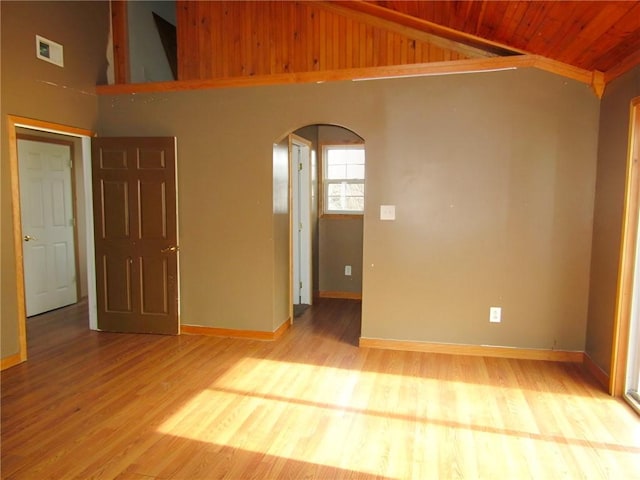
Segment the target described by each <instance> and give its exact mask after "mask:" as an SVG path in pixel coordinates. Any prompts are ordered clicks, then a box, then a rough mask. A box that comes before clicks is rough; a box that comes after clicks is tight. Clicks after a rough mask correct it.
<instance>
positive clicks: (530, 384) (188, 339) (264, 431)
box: [0, 299, 640, 480]
mask: <svg viewBox="0 0 640 480" xmlns="http://www.w3.org/2000/svg"><path fill="white" fill-rule="evenodd" d="M86 325H87V314H86V306H85V305H82V304H80V305H79V306H74V307H71V308H67V309H61V310H58V311H55V312H52V313H49V314H46V315H42V316H38V317H34V318H32V319H29V322H28V334H29V361H28V362H27V363H25V364H20V365H16V366H15V367H12V368H10V369H8V370H5V371H3V372H2V376H1V382H2V385H1V387H2V398H1V401H2V405H1V406H2V411H1V416H2V425H1V426H2V431H1V435H2V436H1V445H0V447H1V462H2V463H1V465H0V466H1V476H2V478H6V479H7V480H8V479H16V480H18V479H28V480H31V479H41V478H52V479H68V478H69V479H71V478H78V479H85V478H93V479H115V478H117V479H134V480H136V479H147V480H148V479H163V480H174V479H207V480H208V479H212V478H219V479H240V478H242V479H244V478H255V479H265V478H268V479H270V478H283V479H284V478H290V479H300V478H310V479H313V478H318V479H326V478H332V479H333V478H349V479H352V478H353V479H355V478H358V479H365V480H371V479H373V478H382V479H405V478H407V479H409V478H415V479H431V478H442V479H452V478H472V479H496V478H510V479H536V480H537V479H551V478H553V479H563V478H566V479H574V478H585V479H619V478H624V479H633V478H639V479H640V419H639V418H638V416H637V415H636V414H635V413H634V412H633V411H632V410H631V409H630V408H629V407H628V406H627V405H626V404H625V403H623V402H621V401H618V400H616V399H613V398H611V397H609V396H607V395H606V394H605V393H604V392H603V391H602V389H601V387H599V386H598V384H597V382H596V381H595V380H594V379H592V378H591V377H590V376H589V375H588V374H586V373H585V372H583V371H582V369H581V367H580V366H579V365H575V364H569V363H552V362H545V361H533V360H512V359H506V358H483V357H471V356H451V355H444V354H433V353H420V352H401V351H391V350H374V349H368V348H358V347H357V342H358V339H359V337H360V329H359V327H360V304H359V302H357V301H353V300H331V299H321V300H319V301H318V302H317V304H316V305H314V306H313V307H312V308H310V309H307V310H306V312H305V313H304V314H303V315H302V317H300V318H296V319H295V321H294V324H293V327H292V328H291V329H290V330H289V331H287V332H286V333H285V334H284V335H283V337H282V338H280V339H279V340H277V341H275V342H261V341H255V340H242V339H226V338H215V337H205V336H195V335H185V336H179V337H166V336H156V335H132V334H112V333H98V332H91V331H89V330H88V329H87V327H86Z"/></svg>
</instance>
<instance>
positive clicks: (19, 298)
mask: <svg viewBox="0 0 640 480" xmlns="http://www.w3.org/2000/svg"><path fill="white" fill-rule="evenodd" d="M17 127H24V128H30V129H34V130H41V131H46V132H52V133H58V134H62V135H73V136H86V137H93V136H94V132H92V131H91V130H86V129H83V128H77V127H72V126H69V125H61V124H57V123H52V122H48V121H45V120H36V119H33V118H27V117H20V116H16V115H7V133H8V142H9V171H10V176H11V178H10V183H11V217H12V221H13V244H14V250H15V270H16V310H17V312H16V313H17V317H18V342H19V351H18V353H17V354H16V355H18V356H19V359H20V362H24V361H26V360H27V327H26V318H27V306H26V298H25V290H24V267H23V259H24V253H23V250H22V216H21V212H20V182H19V178H18V171H19V169H18V149H17V132H16V128H17ZM8 358H9V359H10V358H11V357H8ZM2 361H3V362H4V361H5V359H3V360H2ZM18 363H19V362H18ZM3 365H4V363H3ZM3 368H4V367H3Z"/></svg>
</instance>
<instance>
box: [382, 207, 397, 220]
mask: <svg viewBox="0 0 640 480" xmlns="http://www.w3.org/2000/svg"><path fill="white" fill-rule="evenodd" d="M395 219H396V206H395V205H380V220H395Z"/></svg>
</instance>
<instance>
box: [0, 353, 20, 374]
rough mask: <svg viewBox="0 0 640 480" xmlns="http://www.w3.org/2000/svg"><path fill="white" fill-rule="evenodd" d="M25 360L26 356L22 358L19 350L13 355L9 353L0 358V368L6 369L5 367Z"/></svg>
mask: <svg viewBox="0 0 640 480" xmlns="http://www.w3.org/2000/svg"><path fill="white" fill-rule="evenodd" d="M25 360H26V358H22V355H21V354H20V352H18V353H16V354H14V355H9V356H8V357H5V358H3V359H2V360H0V370H6V369H7V368H11V367H13V366H14V365H18V364H19V363H22V362H24V361H25Z"/></svg>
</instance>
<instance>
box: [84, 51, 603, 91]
mask: <svg viewBox="0 0 640 480" xmlns="http://www.w3.org/2000/svg"><path fill="white" fill-rule="evenodd" d="M528 67H533V68H538V69H540V70H545V71H548V72H551V73H555V74H557V75H561V76H563V77H566V78H571V79H573V80H576V81H579V82H581V83H585V84H587V85H592V83H593V72H590V71H588V70H583V69H581V68H577V67H573V66H571V65H567V64H565V63H561V62H556V61H554V60H550V59H547V58H544V57H540V56H537V55H515V56H511V57H492V58H482V59H471V60H455V61H449V62H431V63H416V64H410V65H393V66H382V67H366V68H345V69H341V70H330V71H322V72H300V73H279V74H273V75H255V76H245V77H227V78H213V79H208V80H178V81H171V82H149V83H130V84H124V85H98V86H97V87H96V93H97V94H98V95H123V94H131V93H154V92H174V91H183V90H203V89H213V88H237V87H256V86H264V85H288V84H294V83H322V82H336V81H345V80H376V79H387V78H402V77H419V76H429V75H447V74H456V73H477V72H490V71H496V70H510V69H517V68H528Z"/></svg>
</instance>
